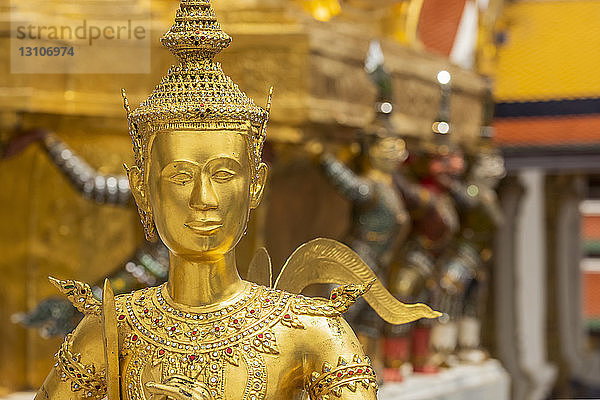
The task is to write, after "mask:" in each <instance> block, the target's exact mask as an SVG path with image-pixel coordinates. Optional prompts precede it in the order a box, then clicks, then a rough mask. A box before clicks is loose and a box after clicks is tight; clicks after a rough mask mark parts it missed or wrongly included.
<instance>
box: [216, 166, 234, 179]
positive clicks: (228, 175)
mask: <svg viewBox="0 0 600 400" xmlns="http://www.w3.org/2000/svg"><path fill="white" fill-rule="evenodd" d="M234 176H235V173H234V172H233V171H230V170H227V169H220V170H218V171H217V172H215V173H214V174H213V179H214V180H215V181H217V182H228V181H230V180H231V179H233V177H234Z"/></svg>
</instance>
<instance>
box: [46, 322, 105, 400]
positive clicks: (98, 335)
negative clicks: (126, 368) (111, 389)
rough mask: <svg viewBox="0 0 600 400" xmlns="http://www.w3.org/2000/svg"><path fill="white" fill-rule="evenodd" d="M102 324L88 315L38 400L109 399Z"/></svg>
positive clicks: (61, 354) (67, 340)
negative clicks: (107, 395) (106, 397)
mask: <svg viewBox="0 0 600 400" xmlns="http://www.w3.org/2000/svg"><path fill="white" fill-rule="evenodd" d="M104 374H105V368H104V347H103V344H102V322H101V318H100V317H99V316H98V315H87V316H86V317H85V318H84V319H83V320H82V321H81V322H80V323H79V325H78V326H77V327H76V328H75V330H74V331H73V333H71V334H69V335H67V337H66V338H65V341H64V342H63V344H62V345H61V346H60V348H59V350H58V352H57V353H56V356H55V365H54V367H53V368H52V370H51V371H50V373H49V374H48V376H47V377H46V380H45V381H44V384H43V385H42V387H41V388H40V389H39V390H38V392H37V394H36V396H35V400H45V399H52V400H72V399H101V398H103V397H104V396H105V395H106V379H105V377H104Z"/></svg>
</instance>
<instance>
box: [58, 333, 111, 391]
mask: <svg viewBox="0 0 600 400" xmlns="http://www.w3.org/2000/svg"><path fill="white" fill-rule="evenodd" d="M72 339H73V335H72V334H68V335H67V337H66V338H65V341H64V342H63V344H62V345H61V346H60V348H59V349H58V352H57V353H56V355H55V356H54V358H55V360H56V363H55V364H54V367H55V368H56V371H57V372H58V375H59V377H60V379H61V380H62V381H63V382H66V381H69V382H71V390H72V391H73V392H80V391H83V395H84V397H88V398H91V399H101V398H103V397H104V396H105V395H106V379H105V377H104V370H101V371H99V372H96V369H95V367H94V365H84V364H82V363H81V354H73V353H72V352H71V345H72Z"/></svg>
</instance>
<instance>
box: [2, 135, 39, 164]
mask: <svg viewBox="0 0 600 400" xmlns="http://www.w3.org/2000/svg"><path fill="white" fill-rule="evenodd" d="M48 134H49V132H48V131H47V130H45V129H43V128H36V129H29V130H24V131H19V132H18V133H17V134H16V135H15V136H14V137H13V138H12V139H11V140H9V141H8V143H5V144H4V146H3V147H4V149H3V151H2V152H1V153H2V154H0V159H4V158H11V157H14V156H16V155H17V154H19V153H21V152H22V151H23V150H25V149H26V148H27V147H29V145H30V144H32V143H35V142H38V141H40V140H43V139H44V138H45V137H46V136H47V135H48Z"/></svg>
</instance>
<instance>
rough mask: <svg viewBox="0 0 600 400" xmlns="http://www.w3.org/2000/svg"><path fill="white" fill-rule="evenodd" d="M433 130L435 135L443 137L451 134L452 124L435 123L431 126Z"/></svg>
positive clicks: (444, 122)
mask: <svg viewBox="0 0 600 400" xmlns="http://www.w3.org/2000/svg"><path fill="white" fill-rule="evenodd" d="M431 129H432V130H433V131H434V132H435V133H441V134H442V135H445V134H447V133H448V132H450V124H449V123H447V122H446V121H441V122H434V123H433V125H432V126H431Z"/></svg>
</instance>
